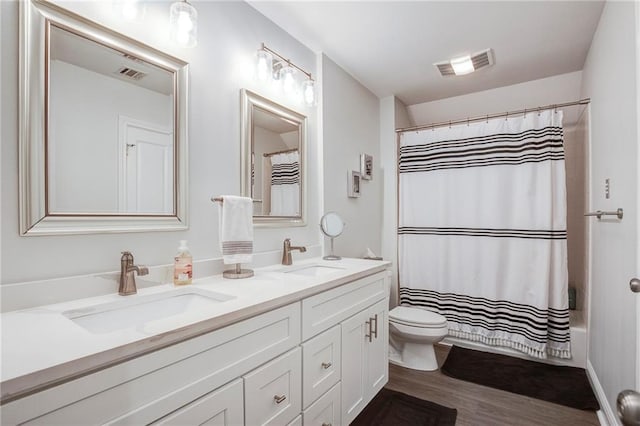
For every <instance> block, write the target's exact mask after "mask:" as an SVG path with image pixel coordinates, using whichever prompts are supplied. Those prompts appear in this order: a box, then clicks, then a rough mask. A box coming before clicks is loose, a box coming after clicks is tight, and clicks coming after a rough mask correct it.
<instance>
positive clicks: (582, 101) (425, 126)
mask: <svg viewBox="0 0 640 426" xmlns="http://www.w3.org/2000/svg"><path fill="white" fill-rule="evenodd" d="M589 102H591V98H585V99H580V100H579V101H573V102H565V103H562V104H552V105H546V106H543V107H537V108H525V109H521V110H519V111H507V112H502V113H499V114H487V115H483V116H478V117H471V118H465V119H460V120H451V121H441V122H439V123H432V124H423V125H420V126H413V127H405V128H402V129H396V133H404V132H411V131H415V130H424V129H435V128H436V127H445V126H449V127H451V126H452V125H454V124H464V123H467V124H469V123H471V122H476V121H484V120H489V119H490V118H500V117H506V118H507V117H509V116H510V115H520V114H525V115H526V114H527V113H528V112H540V111H544V110H548V109H556V108H564V107H570V106H575V105H587V104H588V103H589Z"/></svg>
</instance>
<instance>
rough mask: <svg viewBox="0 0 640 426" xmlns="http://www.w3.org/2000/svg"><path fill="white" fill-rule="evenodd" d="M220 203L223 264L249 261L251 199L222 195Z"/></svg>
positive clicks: (251, 220)
mask: <svg viewBox="0 0 640 426" xmlns="http://www.w3.org/2000/svg"><path fill="white" fill-rule="evenodd" d="M221 198H222V200H223V201H222V203H218V204H220V221H219V223H220V228H219V229H220V249H221V250H222V260H223V262H224V263H225V264H227V265H228V264H234V263H250V262H251V260H252V257H253V256H252V253H253V201H252V200H251V198H247V197H238V196H234V195H222V196H221Z"/></svg>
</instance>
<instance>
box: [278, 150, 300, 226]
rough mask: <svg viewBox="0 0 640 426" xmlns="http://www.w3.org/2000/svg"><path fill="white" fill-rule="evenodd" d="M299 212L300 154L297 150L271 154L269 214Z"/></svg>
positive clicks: (287, 214)
mask: <svg viewBox="0 0 640 426" xmlns="http://www.w3.org/2000/svg"><path fill="white" fill-rule="evenodd" d="M299 214H300V155H299V154H298V151H294V152H289V153H284V154H276V155H273V156H271V215H273V216H298V215H299Z"/></svg>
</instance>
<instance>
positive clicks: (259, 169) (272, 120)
mask: <svg viewBox="0 0 640 426" xmlns="http://www.w3.org/2000/svg"><path fill="white" fill-rule="evenodd" d="M241 105H242V111H241V119H242V128H241V139H242V167H241V173H242V177H241V181H242V182H241V184H242V195H243V196H245V197H251V198H252V199H253V207H254V210H253V211H254V213H253V222H254V223H255V224H256V225H258V226H303V225H304V224H305V219H304V218H305V216H304V215H305V208H306V207H305V200H306V199H305V173H306V172H305V150H306V140H307V133H306V121H307V118H306V116H304V115H302V114H300V113H298V112H296V111H293V110H291V109H289V108H286V107H284V106H282V105H279V104H277V103H275V102H273V101H271V100H269V99H267V98H264V97H262V96H260V95H257V94H255V93H253V92H251V91H249V90H246V89H243V90H242V91H241Z"/></svg>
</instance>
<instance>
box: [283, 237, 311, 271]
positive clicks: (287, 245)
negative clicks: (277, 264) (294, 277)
mask: <svg viewBox="0 0 640 426" xmlns="http://www.w3.org/2000/svg"><path fill="white" fill-rule="evenodd" d="M291 250H299V251H300V253H304V252H305V251H307V248H306V247H305V246H292V245H291V238H285V240H284V243H283V244H282V264H283V265H291V264H292V263H293V261H292V259H291Z"/></svg>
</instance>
